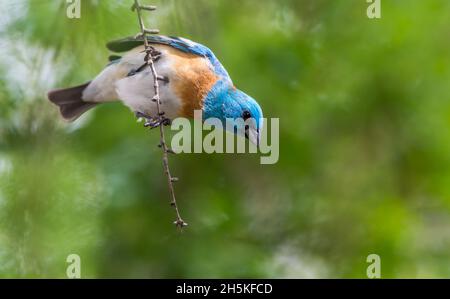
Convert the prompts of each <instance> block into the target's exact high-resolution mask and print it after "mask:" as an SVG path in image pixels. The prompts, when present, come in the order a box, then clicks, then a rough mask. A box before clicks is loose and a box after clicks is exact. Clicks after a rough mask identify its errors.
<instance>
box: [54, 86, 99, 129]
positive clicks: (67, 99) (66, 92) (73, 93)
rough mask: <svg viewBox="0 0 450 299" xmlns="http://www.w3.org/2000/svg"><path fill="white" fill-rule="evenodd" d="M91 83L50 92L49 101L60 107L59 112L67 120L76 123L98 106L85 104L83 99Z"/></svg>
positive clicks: (90, 103) (89, 103)
mask: <svg viewBox="0 0 450 299" xmlns="http://www.w3.org/2000/svg"><path fill="white" fill-rule="evenodd" d="M89 83H90V82H88V83H85V84H83V85H79V86H75V87H69V88H64V89H54V90H51V91H49V93H48V99H49V100H50V101H51V102H52V103H54V104H56V105H57V106H58V107H59V111H60V112H61V115H62V117H64V119H65V120H68V121H74V120H76V119H77V118H78V117H80V116H81V115H82V114H83V113H84V112H86V111H88V110H89V109H90V108H92V107H94V106H95V105H97V104H98V103H92V102H85V101H83V99H82V96H83V91H84V89H85V88H86V87H87V86H88V85H89Z"/></svg>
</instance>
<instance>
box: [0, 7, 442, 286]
mask: <svg viewBox="0 0 450 299" xmlns="http://www.w3.org/2000/svg"><path fill="white" fill-rule="evenodd" d="M131 2H132V1H125V0H124V1H105V0H97V1H94V0H82V4H81V8H82V10H81V19H68V18H67V17H66V1H53V0H28V1H27V0H17V1H13V0H0V8H1V14H2V16H1V18H0V276H1V277H66V276H65V275H66V267H67V263H66V257H67V256H68V255H69V254H71V253H77V254H79V255H80V256H81V267H82V277H154V278H208V277H214V278H218V277H224V278H225V277H226V278H231V277H256V278H272V277H275V278H279V277H366V267H367V266H368V264H367V262H366V257H367V256H368V255H369V254H371V253H376V254H378V255H380V257H381V265H382V266H381V268H382V269H381V271H382V277H386V278H387V277H396V278H399V277H402V278H404V277H449V276H450V250H449V249H450V215H449V212H450V154H449V153H450V132H449V125H450V101H449V95H450V85H449V82H450V55H449V49H450V34H449V33H450V2H449V1H447V0H427V1H422V0H396V1H386V0H382V18H381V19H379V20H370V19H368V18H367V16H366V9H367V5H368V4H367V3H366V1H365V0H339V1H337V0H281V1H280V0H276V1H275V0H239V1H238V0H233V1H230V0H189V1H183V0H159V1H156V0H154V1H148V4H157V5H158V6H159V9H158V11H157V12H156V13H152V14H148V17H149V19H148V20H147V21H148V23H149V24H151V25H152V26H149V27H155V26H157V27H158V28H160V30H161V32H162V33H164V34H171V35H177V36H183V37H188V38H191V39H193V40H195V41H198V42H201V43H203V44H205V45H208V46H209V47H210V48H211V49H212V50H213V51H214V52H215V53H216V55H217V56H218V57H219V59H220V60H221V61H222V63H223V64H224V66H225V67H226V68H227V69H228V71H229V73H230V75H231V76H232V78H233V80H234V82H235V84H236V85H237V86H238V87H239V88H241V89H243V90H244V91H246V92H247V93H249V94H250V95H252V96H253V97H254V98H256V99H257V100H258V101H259V102H260V104H261V106H262V107H263V110H264V113H265V116H266V117H278V118H280V125H281V132H280V134H281V135H280V160H279V162H278V163H277V164H275V165H260V164H259V158H258V157H257V156H255V155H248V154H247V155H242V154H241V155H238V154H236V155H220V154H216V155H207V154H199V155H193V154H192V155H177V156H175V157H172V160H171V166H172V169H173V172H174V173H175V174H176V175H177V176H178V177H180V178H181V180H180V182H179V183H178V184H177V185H176V192H177V195H178V198H179V205H180V208H181V209H182V212H183V215H184V218H186V220H187V221H188V222H189V224H190V226H189V228H188V229H186V230H185V231H184V232H183V233H179V232H177V231H176V230H175V229H174V227H173V225H172V221H173V219H174V215H173V210H172V209H171V208H170V207H169V205H168V192H167V186H166V184H165V178H164V176H163V173H162V166H161V159H160V155H161V153H160V151H159V149H158V148H157V147H156V146H155V145H156V144H157V140H158V136H157V135H158V134H157V133H156V132H152V133H148V132H147V131H146V130H144V129H143V128H142V126H141V125H140V124H137V123H136V121H135V119H134V117H133V115H132V113H131V112H130V111H129V110H128V109H126V108H125V107H124V106H122V105H121V104H119V103H115V104H110V105H105V106H103V107H98V108H96V109H95V110H94V111H92V112H90V113H89V114H88V115H87V116H86V117H84V118H83V119H81V120H79V121H78V122H76V123H75V124H66V123H64V122H63V121H62V120H61V119H60V117H59V115H58V113H57V111H56V108H55V107H54V106H52V105H51V104H50V103H49V102H48V101H47V99H46V97H45V94H46V91H48V90H49V89H51V88H55V87H61V86H70V85H76V84H80V83H83V82H85V81H87V80H89V79H90V78H92V77H93V76H94V75H95V74H96V73H98V72H99V70H101V69H102V68H103V67H104V65H105V64H106V59H107V56H108V55H109V53H108V51H107V50H106V48H105V47H104V45H105V43H106V42H107V41H109V40H112V39H115V38H118V37H123V36H128V35H134V34H135V33H137V31H138V24H137V21H136V16H135V15H134V14H133V13H131V11H130V5H131ZM145 2H147V1H145Z"/></svg>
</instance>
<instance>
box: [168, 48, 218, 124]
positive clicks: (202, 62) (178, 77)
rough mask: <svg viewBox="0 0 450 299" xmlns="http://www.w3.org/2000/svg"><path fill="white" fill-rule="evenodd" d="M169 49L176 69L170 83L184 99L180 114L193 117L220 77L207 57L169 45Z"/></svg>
mask: <svg viewBox="0 0 450 299" xmlns="http://www.w3.org/2000/svg"><path fill="white" fill-rule="evenodd" d="M167 50H168V54H169V55H171V59H172V60H173V69H174V75H173V76H172V78H171V82H170V84H171V87H172V90H173V91H174V92H175V94H176V95H177V96H178V97H179V98H180V99H181V101H182V105H181V108H180V111H179V113H178V114H179V115H180V116H182V117H190V118H192V117H193V116H194V110H199V109H202V107H203V101H204V99H205V97H206V95H207V94H208V92H209V91H210V90H211V88H212V87H213V85H214V84H215V83H216V82H217V80H218V77H217V75H216V74H215V73H214V72H213V71H212V70H211V68H210V67H209V63H208V61H207V60H206V59H205V58H202V57H199V56H197V55H194V54H189V53H184V52H181V51H179V50H176V49H174V48H171V47H168V49H167Z"/></svg>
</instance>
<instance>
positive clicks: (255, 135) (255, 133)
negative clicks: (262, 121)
mask: <svg viewBox="0 0 450 299" xmlns="http://www.w3.org/2000/svg"><path fill="white" fill-rule="evenodd" d="M245 137H247V139H248V140H250V142H251V143H253V144H254V145H256V147H259V130H258V129H256V128H252V127H250V128H248V129H247V130H245Z"/></svg>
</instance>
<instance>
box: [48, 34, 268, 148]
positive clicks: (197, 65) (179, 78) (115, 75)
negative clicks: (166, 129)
mask: <svg viewBox="0 0 450 299" xmlns="http://www.w3.org/2000/svg"><path fill="white" fill-rule="evenodd" d="M144 38H146V39H147V42H148V45H149V46H151V47H152V49H154V50H155V51H156V52H157V53H158V55H157V56H158V57H157V59H155V62H154V66H155V69H156V70H157V73H158V80H160V81H161V82H160V84H159V86H160V87H159V88H160V105H161V111H164V117H165V119H167V120H169V122H170V120H173V119H174V118H177V117H186V118H193V117H194V110H201V111H202V120H203V121H205V120H207V119H210V118H217V119H219V120H220V121H221V122H222V124H225V122H226V120H227V119H233V120H236V119H243V120H244V121H246V120H248V119H251V120H253V121H251V122H245V124H241V125H240V126H244V127H243V128H242V127H241V128H239V127H238V126H239V125H237V126H236V127H235V128H234V133H235V134H238V133H237V132H244V136H245V137H246V138H247V139H249V140H250V141H251V142H252V143H253V144H255V145H256V146H259V143H260V131H261V129H262V126H263V112H262V109H261V107H260V105H259V104H258V102H257V101H256V100H255V99H253V98H252V97H251V96H249V95H247V94H246V93H244V92H243V91H241V90H239V89H238V88H236V87H235V85H234V84H233V81H232V80H231V78H230V76H229V74H228V72H227V70H226V69H225V68H224V67H223V65H222V64H221V63H220V61H219V60H218V59H217V57H216V56H215V55H214V53H213V52H212V51H211V50H210V49H209V48H208V47H206V46H204V45H202V44H200V43H196V42H194V41H191V40H189V39H187V38H182V37H174V36H164V35H151V36H145V37H142V36H141V37H126V38H122V39H118V40H114V41H112V42H109V43H107V48H108V49H109V50H110V51H112V52H115V53H124V54H123V55H122V56H119V55H111V56H110V57H109V60H110V62H109V63H108V64H107V66H106V67H105V68H104V69H103V70H102V71H101V72H100V73H99V74H98V75H97V76H96V77H95V78H94V79H93V80H91V81H89V82H87V83H85V84H82V85H79V86H74V87H69V88H62V89H54V90H51V91H49V92H48V99H49V100H50V101H51V102H52V103H54V104H56V105H57V106H58V107H59V111H60V114H61V115H62V117H63V118H64V119H65V120H67V121H75V120H76V119H77V118H78V117H80V116H81V115H82V114H83V113H85V112H86V111H88V110H89V109H91V108H93V107H95V106H97V105H99V104H104V103H108V102H114V101H121V102H122V103H123V104H124V105H125V106H127V107H128V108H130V109H131V111H132V112H134V113H135V115H136V116H138V117H142V116H144V117H145V118H147V119H158V111H157V105H156V103H155V102H154V101H151V99H152V98H153V97H154V93H155V90H154V86H153V80H154V79H153V72H152V71H151V69H150V68H149V67H148V65H146V64H145V63H144V62H145V55H146V54H147V53H146V51H145V50H146V49H145V46H144ZM159 125H161V124H159Z"/></svg>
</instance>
